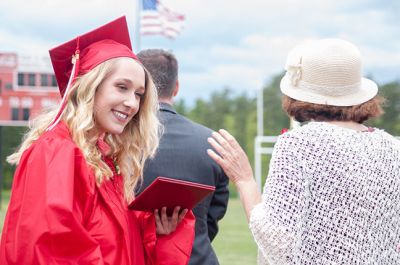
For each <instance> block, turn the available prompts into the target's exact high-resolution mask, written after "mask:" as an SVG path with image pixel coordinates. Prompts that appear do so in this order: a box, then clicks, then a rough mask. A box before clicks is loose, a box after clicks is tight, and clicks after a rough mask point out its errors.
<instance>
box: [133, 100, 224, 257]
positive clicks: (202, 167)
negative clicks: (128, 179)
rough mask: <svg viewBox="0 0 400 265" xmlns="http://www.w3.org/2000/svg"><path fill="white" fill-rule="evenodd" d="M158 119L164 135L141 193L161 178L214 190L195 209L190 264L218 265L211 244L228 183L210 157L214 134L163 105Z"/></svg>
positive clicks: (151, 161)
mask: <svg viewBox="0 0 400 265" xmlns="http://www.w3.org/2000/svg"><path fill="white" fill-rule="evenodd" d="M159 117H160V120H161V123H162V124H163V125H164V134H163V135H162V137H161V140H160V146H159V149H158V152H157V155H156V157H155V158H154V159H150V160H148V161H147V162H146V166H145V168H144V181H143V185H142V186H141V188H140V190H143V189H144V188H146V187H147V186H148V185H150V184H151V183H152V182H153V181H154V179H155V178H157V177H158V176H164V177H170V178H176V179H181V180H187V181H193V182H197V183H202V184H207V185H213V186H215V187H216V189H215V192H214V193H213V194H212V195H210V196H208V197H207V198H206V199H204V200H203V201H202V202H201V203H200V204H199V205H197V206H196V207H195V208H194V209H193V212H194V215H195V216H196V230H195V233H196V236H195V241H194V244H193V250H192V255H191V258H190V262H189V264H191V265H201V264H205V265H214V264H219V263H218V259H217V257H216V255H215V252H214V250H213V249H212V247H211V241H212V240H213V239H214V237H215V236H216V234H217V233H218V221H219V220H220V219H221V218H222V217H223V216H224V215H225V212H226V208H227V204H228V197H229V191H228V186H227V185H228V181H229V180H228V178H227V176H226V175H225V173H224V172H223V170H222V169H221V168H220V167H219V166H218V165H217V164H216V163H215V162H214V161H213V160H212V159H211V158H210V157H209V156H208V155H207V149H209V148H211V146H210V145H209V143H208V142H207V138H208V137H210V136H211V133H212V130H210V129H209V128H206V127H204V126H202V125H200V124H197V123H194V122H192V121H190V120H189V119H187V118H185V117H184V116H182V115H180V114H178V113H177V112H176V111H175V109H174V108H173V107H172V106H170V105H168V104H165V103H161V104H160V115H159Z"/></svg>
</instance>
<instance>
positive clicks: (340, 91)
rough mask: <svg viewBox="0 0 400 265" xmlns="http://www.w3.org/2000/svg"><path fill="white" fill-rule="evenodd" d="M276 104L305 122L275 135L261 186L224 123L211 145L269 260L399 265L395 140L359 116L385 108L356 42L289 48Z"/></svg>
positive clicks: (399, 155) (399, 161) (399, 157)
mask: <svg viewBox="0 0 400 265" xmlns="http://www.w3.org/2000/svg"><path fill="white" fill-rule="evenodd" d="M286 69H287V72H286V75H285V76H284V77H283V79H282V81H281V91H282V93H283V94H284V97H283V109H284V110H285V111H286V112H287V113H288V114H289V116H291V117H293V118H295V119H296V120H298V121H300V122H309V123H308V124H307V125H304V126H302V127H300V128H297V129H294V130H292V131H290V132H287V133H284V134H283V135H281V136H280V137H279V138H278V141H277V142H276V144H275V148H274V152H273V154H272V159H271V163H270V169H269V175H268V178H267V180H266V183H265V187H264V193H263V195H261V194H260V192H259V191H258V189H257V185H256V183H255V181H254V178H253V173H252V169H251V167H250V164H249V162H248V159H247V157H246V155H245V154H244V152H243V150H242V149H241V148H240V146H239V144H238V143H237V142H236V140H235V139H234V138H233V137H232V136H231V135H230V134H229V133H228V132H226V131H224V130H220V131H219V132H215V133H214V134H213V138H210V139H209V141H210V143H211V144H212V146H213V147H214V148H215V149H216V151H217V152H218V154H217V153H215V152H213V151H212V150H208V152H209V155H210V156H211V157H212V158H213V159H214V160H215V161H216V162H218V163H219V164H220V165H221V166H222V168H223V169H224V170H225V172H226V173H227V174H228V176H229V178H230V179H231V180H232V182H233V183H234V184H235V185H236V187H237V189H238V191H239V194H240V198H241V200H242V203H243V205H244V208H245V211H246V214H247V217H248V220H249V226H250V230H251V231H252V233H253V236H254V238H255V240H256V242H257V244H258V247H259V248H260V250H261V252H262V254H263V256H264V258H265V259H266V260H267V262H268V264H270V265H272V264H388V265H389V264H400V193H399V190H400V178H399V176H400V143H399V141H398V140H396V139H395V138H394V137H392V136H391V135H389V134H388V133H386V132H384V131H383V130H380V129H376V128H369V127H367V126H366V125H364V124H363V122H364V121H366V120H368V119H369V118H372V117H377V116H379V115H380V114H381V113H382V109H381V103H382V98H381V97H379V96H378V95H377V90H378V89H377V85H376V84H375V83H374V82H373V81H371V80H368V79H365V78H363V77H362V76H361V60H360V53H359V51H358V49H357V48H356V47H355V46H354V45H353V44H351V43H349V42H347V41H343V40H339V39H323V40H318V41H314V42H310V43H306V44H304V45H301V46H298V47H296V48H295V49H294V50H293V51H292V52H291V53H290V54H289V55H288V59H287V66H286Z"/></svg>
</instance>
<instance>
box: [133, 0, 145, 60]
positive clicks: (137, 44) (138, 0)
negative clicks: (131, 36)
mask: <svg viewBox="0 0 400 265" xmlns="http://www.w3.org/2000/svg"><path fill="white" fill-rule="evenodd" d="M142 1H143V0H136V15H135V50H134V52H135V53H138V52H139V51H140V49H141V47H140V44H141V43H140V41H141V40H140V13H141V11H142Z"/></svg>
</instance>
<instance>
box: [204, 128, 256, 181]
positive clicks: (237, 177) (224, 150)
mask: <svg viewBox="0 0 400 265" xmlns="http://www.w3.org/2000/svg"><path fill="white" fill-rule="evenodd" d="M208 142H209V143H210V144H211V146H212V147H214V149H215V150H216V151H217V152H218V154H217V153H215V152H214V151H213V150H211V149H208V150H207V153H208V155H209V156H210V157H211V158H212V159H214V160H215V162H217V163H218V164H219V165H220V166H221V167H222V169H223V170H224V171H225V173H226V175H228V177H229V179H230V180H231V181H232V182H233V183H234V184H235V185H237V184H238V183H239V182H241V181H248V180H253V179H254V178H253V170H252V168H251V166H250V162H249V159H248V158H247V155H246V154H245V152H244V151H243V149H242V148H241V147H240V145H239V143H238V142H237V141H236V139H235V138H234V137H233V136H232V135H230V134H229V133H228V132H227V131H225V130H223V129H221V130H219V131H218V132H213V134H212V137H209V138H208Z"/></svg>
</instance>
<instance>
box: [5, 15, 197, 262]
mask: <svg viewBox="0 0 400 265" xmlns="http://www.w3.org/2000/svg"><path fill="white" fill-rule="evenodd" d="M50 56H51V60H52V63H53V67H54V71H55V75H56V78H57V82H58V84H59V89H60V93H61V95H62V96H63V99H62V102H61V104H60V107H59V108H58V109H57V110H55V111H52V112H49V113H46V114H43V115H41V116H39V117H38V118H37V119H36V120H35V121H34V122H33V126H32V128H31V129H30V131H29V132H28V133H27V134H26V136H25V138H24V140H23V142H22V145H21V146H20V148H19V149H18V151H17V152H15V153H14V154H12V155H11V156H9V157H8V161H9V162H11V163H15V164H18V167H17V170H16V172H15V176H14V182H13V187H12V195H11V200H10V204H9V208H8V212H7V216H6V219H5V223H4V228H3V232H2V238H1V248H0V264H135V265H136V264H137V265H142V264H143V265H144V264H187V262H188V260H189V256H190V252H191V247H192V242H193V237H194V219H193V215H192V214H191V212H189V213H187V210H183V211H181V212H180V209H179V207H176V208H175V210H174V212H173V215H172V217H167V215H166V211H165V209H162V210H161V211H160V212H158V211H156V212H155V213H147V214H144V213H136V212H133V211H128V208H127V205H128V203H129V202H131V201H132V200H133V199H134V194H133V190H134V188H135V185H136V184H137V183H138V180H140V178H141V176H142V171H143V165H144V162H145V160H146V159H147V158H148V157H151V156H152V155H153V154H154V153H155V151H156V148H157V145H158V139H159V135H158V131H159V123H158V120H157V118H156V112H157V95H156V89H155V87H154V85H153V82H152V81H151V77H150V75H149V74H148V72H147V71H146V69H145V68H144V67H143V66H142V65H141V63H140V62H139V60H138V59H137V57H136V55H135V54H134V53H133V52H132V49H131V43H130V39H129V34H128V30H127V24H126V20H125V18H124V17H122V18H119V19H117V20H115V21H113V22H111V23H109V24H107V25H105V26H102V27H100V28H98V29H96V30H94V31H91V32H89V33H86V34H84V35H82V36H79V37H77V38H75V39H73V40H71V41H69V42H67V43H65V44H63V45H60V46H59V47H56V48H54V49H52V50H51V51H50ZM71 59H72V60H71ZM186 213H187V214H186ZM185 214H186V216H185ZM184 216H185V217H184Z"/></svg>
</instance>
